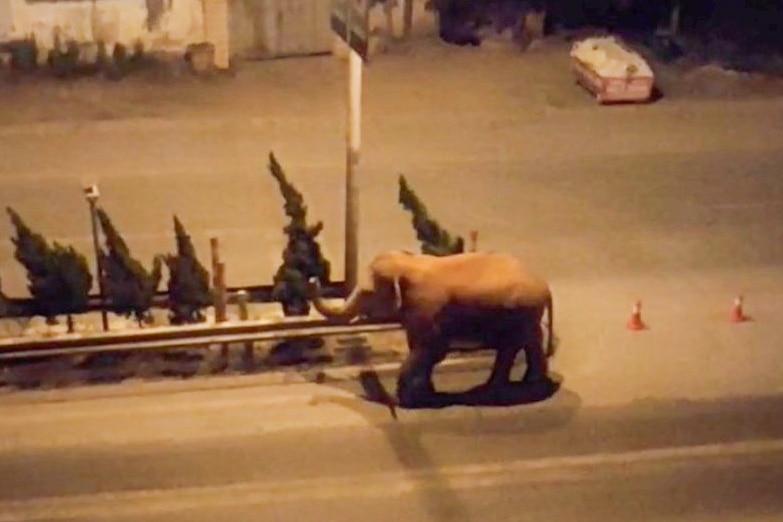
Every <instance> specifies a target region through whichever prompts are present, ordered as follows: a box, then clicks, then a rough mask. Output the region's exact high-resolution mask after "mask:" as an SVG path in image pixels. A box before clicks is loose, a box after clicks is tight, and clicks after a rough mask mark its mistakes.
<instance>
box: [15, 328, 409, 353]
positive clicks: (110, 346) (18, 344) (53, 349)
mask: <svg viewBox="0 0 783 522" xmlns="http://www.w3.org/2000/svg"><path fill="white" fill-rule="evenodd" d="M400 328H401V326H400V324H399V323H396V322H381V321H361V322H356V323H353V324H340V323H334V322H332V321H328V320H326V319H309V320H305V319H293V320H289V319H283V320H281V321H276V322H268V321H242V322H237V323H222V324H217V325H209V326H204V325H193V326H180V327H171V328H169V327H166V328H154V329H153V328H151V329H150V330H148V331H143V330H141V331H133V332H116V333H106V334H96V335H90V336H88V337H85V336H83V335H80V334H71V335H63V336H61V337H57V338H47V339H41V338H35V339H14V340H9V341H7V342H0V361H2V360H12V359H26V358H41V357H51V356H56V355H81V354H95V353H107V352H125V351H135V350H170V349H175V348H183V347H193V348H199V347H206V346H219V345H228V344H233V343H241V342H252V341H266V340H275V339H289V338H305V337H320V336H327V335H348V334H360V333H374V332H384V331H394V330H398V329H400Z"/></svg>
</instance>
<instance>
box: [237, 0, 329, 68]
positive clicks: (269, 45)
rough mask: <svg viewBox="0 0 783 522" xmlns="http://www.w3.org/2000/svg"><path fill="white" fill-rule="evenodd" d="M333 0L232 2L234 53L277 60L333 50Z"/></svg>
mask: <svg viewBox="0 0 783 522" xmlns="http://www.w3.org/2000/svg"><path fill="white" fill-rule="evenodd" d="M330 6H331V1H330V0H229V27H230V30H229V33H230V43H231V54H232V55H234V56H239V57H243V58H274V57H281V56H297V55H308V54H319V53H328V52H330V51H331V45H332V44H331V42H332V40H331V28H330V24H329V13H330Z"/></svg>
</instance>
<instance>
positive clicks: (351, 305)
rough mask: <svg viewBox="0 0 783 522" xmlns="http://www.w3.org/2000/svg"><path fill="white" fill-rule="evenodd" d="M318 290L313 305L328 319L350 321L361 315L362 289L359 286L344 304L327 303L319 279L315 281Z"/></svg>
mask: <svg viewBox="0 0 783 522" xmlns="http://www.w3.org/2000/svg"><path fill="white" fill-rule="evenodd" d="M314 286H315V288H316V292H314V295H313V306H314V307H315V309H316V310H318V313H319V314H321V315H323V316H324V317H326V318H327V319H338V320H343V321H350V320H351V319H353V318H355V317H356V316H358V315H359V312H360V306H359V304H360V296H361V293H362V292H361V290H360V289H359V288H358V287H357V288H355V289H354V291H353V292H352V293H351V295H350V296H348V298H347V299H346V300H345V302H344V303H343V304H342V305H335V304H332V303H327V302H326V300H325V299H324V298H323V297H322V295H321V291H320V290H321V289H320V286H319V285H318V283H317V281H316V282H314Z"/></svg>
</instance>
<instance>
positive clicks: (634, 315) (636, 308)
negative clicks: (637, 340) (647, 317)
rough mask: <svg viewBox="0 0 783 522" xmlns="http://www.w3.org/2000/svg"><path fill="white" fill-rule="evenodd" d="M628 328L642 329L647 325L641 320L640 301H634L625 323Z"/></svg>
mask: <svg viewBox="0 0 783 522" xmlns="http://www.w3.org/2000/svg"><path fill="white" fill-rule="evenodd" d="M626 326H627V327H628V329H629V330H644V329H645V328H647V325H645V324H644V322H643V321H642V302H641V301H636V302H635V303H634V305H633V311H632V312H631V317H630V319H628V323H627V324H626Z"/></svg>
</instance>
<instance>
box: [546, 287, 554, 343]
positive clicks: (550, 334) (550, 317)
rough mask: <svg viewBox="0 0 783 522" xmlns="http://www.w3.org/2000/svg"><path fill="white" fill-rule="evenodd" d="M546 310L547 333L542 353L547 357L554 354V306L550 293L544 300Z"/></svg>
mask: <svg viewBox="0 0 783 522" xmlns="http://www.w3.org/2000/svg"><path fill="white" fill-rule="evenodd" d="M546 310H547V322H546V326H547V332H546V333H547V335H546V351H545V352H544V354H545V355H546V357H547V358H549V357H552V356H553V355H554V354H555V335H554V330H555V307H554V304H553V302H552V294H551V293H550V294H549V296H548V297H547V300H546Z"/></svg>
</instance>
